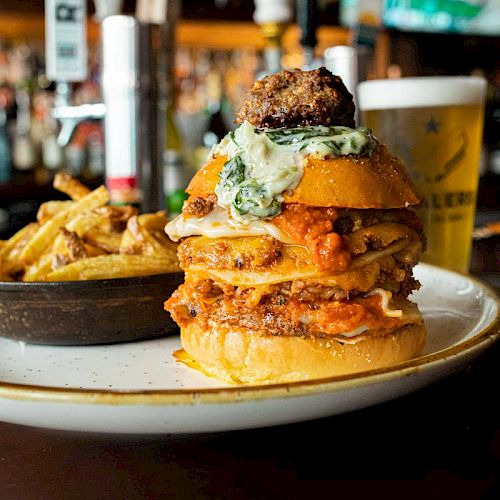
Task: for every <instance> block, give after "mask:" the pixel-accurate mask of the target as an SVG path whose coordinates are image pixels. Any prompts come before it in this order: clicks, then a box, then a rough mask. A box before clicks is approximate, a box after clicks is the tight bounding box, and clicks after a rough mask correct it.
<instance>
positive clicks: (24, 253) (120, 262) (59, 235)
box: [0, 174, 180, 281]
mask: <svg viewBox="0 0 500 500" xmlns="http://www.w3.org/2000/svg"><path fill="white" fill-rule="evenodd" d="M54 187H55V188H56V189H58V190H59V191H62V192H63V193H66V194H67V195H69V197H70V198H71V200H68V201H48V202H46V203H43V204H42V205H41V206H40V209H39V210H38V214H37V222H34V223H31V224H28V225H27V226H25V227H24V228H22V229H21V230H20V231H18V232H17V233H16V234H15V235H14V236H12V237H11V238H10V239H9V240H6V241H0V281H73V280H96V279H107V278H125V277H130V276H143V275H151V274H161V273H169V272H176V271H179V270H180V269H179V265H178V261H177V256H176V245H175V243H173V242H171V241H170V240H169V239H168V238H167V236H166V235H165V233H164V227H165V224H166V223H167V217H166V214H165V213H164V212H157V213H148V214H141V215H139V214H138V213H137V209H135V208H134V207H132V206H123V207H117V206H109V205H107V203H108V201H109V193H108V191H107V190H106V188H105V187H104V186H101V187H99V188H97V189H96V190H94V191H90V190H89V189H88V188H87V187H85V186H84V185H83V184H81V183H80V182H78V181H77V180H76V179H74V178H72V177H71V176H69V175H65V174H58V175H57V176H56V178H55V180H54Z"/></svg>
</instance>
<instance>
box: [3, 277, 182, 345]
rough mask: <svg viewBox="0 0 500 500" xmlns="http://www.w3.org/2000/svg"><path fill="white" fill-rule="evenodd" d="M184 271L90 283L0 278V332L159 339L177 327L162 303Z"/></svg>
mask: <svg viewBox="0 0 500 500" xmlns="http://www.w3.org/2000/svg"><path fill="white" fill-rule="evenodd" d="M183 279H184V275H183V273H169V274H158V275H154V276H140V277H133V278H116V279H107V280H93V281H65V282H62V281H57V282H33V283H28V282H23V283H11V282H0V336H3V337H7V338H10V339H14V340H19V341H24V342H29V343H34V344H52V345H90V344H107V343H115V342H126V341H133V340H140V339H147V338H154V337H159V336H162V335H165V334H168V333H173V332H174V331H176V328H177V325H176V324H175V323H174V322H173V320H172V319H171V317H170V315H169V313H168V312H166V311H165V310H164V309H163V303H164V302H165V300H166V299H167V298H168V297H170V295H171V294H172V292H173V291H174V290H175V289H176V288H177V287H178V286H179V285H180V284H181V283H182V281H183Z"/></svg>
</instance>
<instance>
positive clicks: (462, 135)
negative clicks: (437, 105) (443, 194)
mask: <svg viewBox="0 0 500 500" xmlns="http://www.w3.org/2000/svg"><path fill="white" fill-rule="evenodd" d="M440 128H441V122H439V121H438V120H436V119H435V118H434V117H431V118H430V119H429V120H428V121H427V122H426V124H425V132H426V134H427V136H432V135H434V136H435V138H434V139H435V140H434V139H432V138H430V137H427V142H428V143H429V148H428V149H429V152H433V151H434V154H435V151H437V150H438V148H440V144H441V148H442V147H443V145H444V144H446V145H450V146H451V147H450V148H447V149H448V151H449V152H450V156H449V158H445V159H444V162H443V163H440V164H439V165H436V171H435V172H430V173H429V174H430V175H427V176H426V177H425V182H441V181H442V180H444V179H445V178H446V177H448V176H449V175H450V174H451V173H452V172H453V171H454V170H456V168H457V167H458V166H459V165H460V162H461V161H462V160H463V159H464V158H465V154H466V152H467V146H468V142H469V139H468V137H467V133H466V132H465V130H464V129H462V128H459V127H455V128H453V129H452V130H450V132H448V134H447V136H446V137H444V138H443V137H441V135H440V133H439V132H440Z"/></svg>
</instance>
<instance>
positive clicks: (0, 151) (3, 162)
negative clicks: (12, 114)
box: [0, 94, 11, 184]
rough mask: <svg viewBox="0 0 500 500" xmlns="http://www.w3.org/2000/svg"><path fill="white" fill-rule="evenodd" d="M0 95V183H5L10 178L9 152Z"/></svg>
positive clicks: (5, 111) (5, 113) (3, 108)
mask: <svg viewBox="0 0 500 500" xmlns="http://www.w3.org/2000/svg"><path fill="white" fill-rule="evenodd" d="M1 97H2V95H1V94H0V184H7V183H8V182H9V181H10V179H11V154H10V144H9V138H8V136H7V110H6V109H5V108H6V106H5V105H3V103H2V102H1Z"/></svg>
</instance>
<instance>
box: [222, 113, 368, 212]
mask: <svg viewBox="0 0 500 500" xmlns="http://www.w3.org/2000/svg"><path fill="white" fill-rule="evenodd" d="M376 144H377V142H376V140H375V139H374V138H373V137H372V136H371V135H370V133H369V131H368V130H367V129H365V128H358V129H352V128H348V127H324V126H317V127H303V128H295V129H264V130H259V129H256V128H254V127H253V126H252V125H251V124H250V123H249V122H247V121H244V122H243V123H242V124H241V125H240V126H239V127H238V128H237V129H236V130H235V131H234V132H230V133H229V134H227V135H226V137H224V139H223V140H222V141H221V142H220V143H219V144H218V145H217V146H216V147H215V148H214V151H213V156H228V158H229V160H228V161H227V162H226V163H225V165H224V168H223V170H222V172H221V174H220V177H221V180H220V181H219V182H218V183H217V186H216V188H215V193H216V195H217V199H218V205H219V206H221V207H223V208H228V209H230V210H231V216H232V217H233V219H235V220H239V221H240V222H247V221H249V220H258V219H263V218H269V217H273V216H275V215H277V214H278V213H279V212H280V211H281V202H282V200H283V197H282V194H283V193H284V192H286V191H290V190H293V189H294V188H295V187H297V185H298V184H299V182H300V180H301V179H302V176H303V173H304V160H305V159H306V158H307V157H315V158H318V159H324V158H326V157H328V156H342V155H349V154H371V152H372V151H373V149H374V148H375V146H376Z"/></svg>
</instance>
